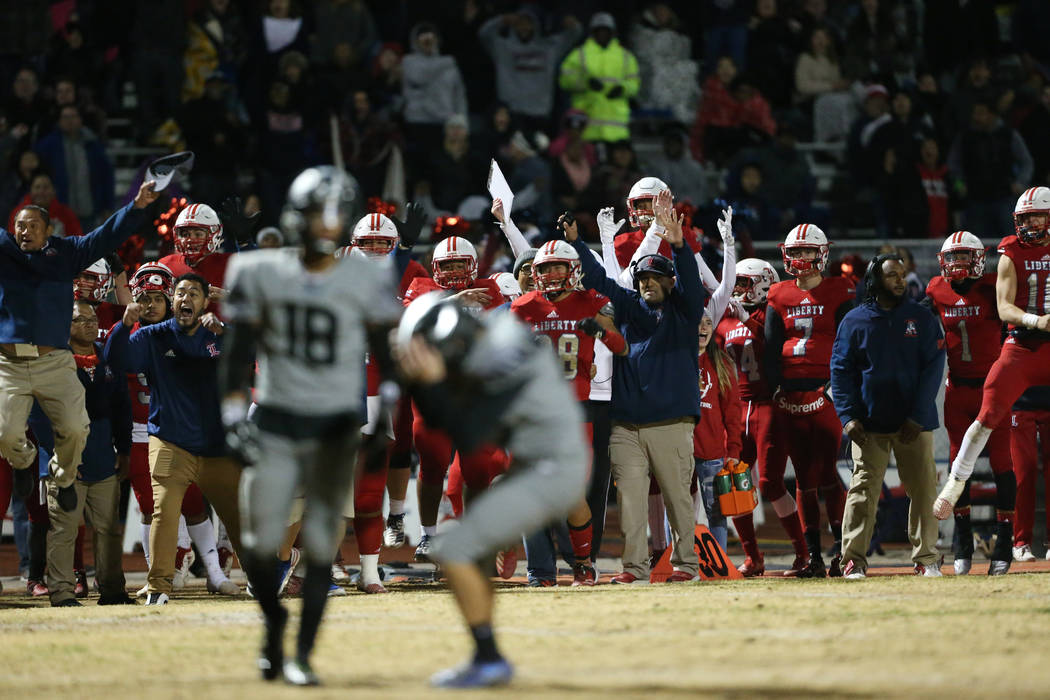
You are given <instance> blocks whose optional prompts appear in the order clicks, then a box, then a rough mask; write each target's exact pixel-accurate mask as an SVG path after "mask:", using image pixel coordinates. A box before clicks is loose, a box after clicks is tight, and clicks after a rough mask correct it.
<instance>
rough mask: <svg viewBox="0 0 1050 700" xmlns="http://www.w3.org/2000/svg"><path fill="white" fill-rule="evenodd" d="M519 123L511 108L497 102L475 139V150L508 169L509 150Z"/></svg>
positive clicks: (486, 116)
mask: <svg viewBox="0 0 1050 700" xmlns="http://www.w3.org/2000/svg"><path fill="white" fill-rule="evenodd" d="M518 130H519V128H518V122H517V121H516V120H515V119H514V116H513V115H512V114H511V113H510V107H508V106H507V105H506V103H503V102H497V103H495V104H494V105H492V107H491V108H490V109H489V111H488V112H487V113H486V114H485V121H484V123H483V124H482V125H481V129H480V133H478V134H476V135H475V137H474V139H473V140H474V144H475V150H476V151H477V152H478V154H479V155H481V156H483V157H485V158H495V159H496V160H497V161H499V164H500V167H507V164H506V159H507V149H508V147H509V146H510V139H511V137H512V136H513V135H514V132H516V131H518Z"/></svg>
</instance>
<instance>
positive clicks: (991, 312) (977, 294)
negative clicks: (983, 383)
mask: <svg viewBox="0 0 1050 700" xmlns="http://www.w3.org/2000/svg"><path fill="white" fill-rule="evenodd" d="M995 277H996V275H995V273H994V272H989V273H988V274H986V275H984V276H983V277H981V278H980V279H979V280H977V281H976V282H975V283H974V285H973V286H972V287H970V291H968V292H966V294H963V295H960V294H959V293H958V292H956V291H955V290H954V289H952V285H951V283H950V282H948V280H946V279H944V278H943V277H941V276H940V275H938V276H937V277H934V278H933V279H931V280H930V283H929V284H928V285H927V286H926V296H928V297H929V298H930V300H931V301H932V302H933V306H934V310H935V311H936V312H937V315H938V316H940V317H941V324H942V325H943V326H944V338H945V341H946V342H947V345H948V371H949V372H951V373H952V374H953V375H955V376H957V377H967V378H971V379H977V378H980V377H984V376H985V375H987V374H988V370H990V369H991V368H992V364H993V363H994V362H995V361H996V359H997V358H998V357H999V348H1000V342H1001V338H1002V331H1003V324H1002V321H1000V320H999V311H998V309H997V308H996V304H995Z"/></svg>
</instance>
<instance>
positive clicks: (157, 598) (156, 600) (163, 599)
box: [145, 593, 168, 605]
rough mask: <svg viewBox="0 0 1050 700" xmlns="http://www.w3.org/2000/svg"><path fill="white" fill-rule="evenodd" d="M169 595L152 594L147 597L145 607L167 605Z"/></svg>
mask: <svg viewBox="0 0 1050 700" xmlns="http://www.w3.org/2000/svg"><path fill="white" fill-rule="evenodd" d="M167 604H168V594H167V593H150V594H149V595H147V596H146V602H145V605H167Z"/></svg>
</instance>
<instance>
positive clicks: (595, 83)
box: [587, 78, 605, 92]
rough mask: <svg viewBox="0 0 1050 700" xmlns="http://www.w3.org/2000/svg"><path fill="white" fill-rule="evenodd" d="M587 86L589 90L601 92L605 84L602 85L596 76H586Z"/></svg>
mask: <svg viewBox="0 0 1050 700" xmlns="http://www.w3.org/2000/svg"><path fill="white" fill-rule="evenodd" d="M587 87H589V88H590V89H591V90H594V91H595V92H601V91H602V88H603V87H605V85H603V84H602V81H600V80H598V79H597V78H587Z"/></svg>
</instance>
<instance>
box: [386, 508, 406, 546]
mask: <svg viewBox="0 0 1050 700" xmlns="http://www.w3.org/2000/svg"><path fill="white" fill-rule="evenodd" d="M404 544H405V514H404V513H401V514H400V515H391V516H389V517H387V519H386V528H384V529H383V546H384V547H402V546H404Z"/></svg>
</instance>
